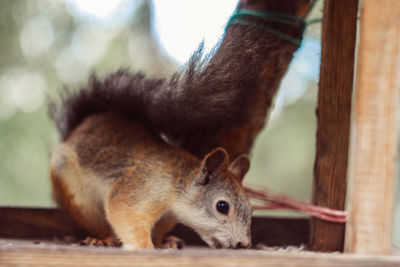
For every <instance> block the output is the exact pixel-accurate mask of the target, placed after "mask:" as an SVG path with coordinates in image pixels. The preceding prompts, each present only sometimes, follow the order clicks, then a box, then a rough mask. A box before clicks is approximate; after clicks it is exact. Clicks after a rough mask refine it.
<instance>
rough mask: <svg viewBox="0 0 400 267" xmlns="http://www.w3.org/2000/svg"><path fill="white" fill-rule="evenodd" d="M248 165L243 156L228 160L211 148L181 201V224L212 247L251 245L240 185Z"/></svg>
mask: <svg viewBox="0 0 400 267" xmlns="http://www.w3.org/2000/svg"><path fill="white" fill-rule="evenodd" d="M249 166H250V162H249V158H248V156H246V155H241V156H239V157H238V158H237V159H236V160H234V161H233V162H232V163H230V162H229V156H228V154H227V152H226V151H225V150H224V149H222V148H217V149H215V150H213V151H212V152H211V153H209V154H208V155H206V156H205V158H204V159H203V160H202V162H201V166H200V168H199V171H198V172H197V173H196V176H195V177H194V179H193V181H192V182H191V184H190V185H189V187H188V188H187V190H186V192H185V193H184V197H183V199H182V200H181V201H180V202H181V203H180V204H179V206H180V207H179V209H180V212H179V213H180V215H181V216H179V217H181V219H182V223H184V224H186V225H188V226H189V227H191V228H193V229H194V230H195V231H196V232H197V233H198V234H199V235H200V236H201V238H202V239H203V240H204V241H205V242H206V243H207V244H208V245H209V246H211V247H214V248H247V247H250V245H251V234H250V224H251V213H252V209H251V205H250V202H249V200H248V198H247V196H246V194H245V192H244V189H243V186H242V181H243V177H244V175H245V174H246V172H247V171H248V169H249Z"/></svg>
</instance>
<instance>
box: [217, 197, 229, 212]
mask: <svg viewBox="0 0 400 267" xmlns="http://www.w3.org/2000/svg"><path fill="white" fill-rule="evenodd" d="M217 211H218V212H220V213H222V214H224V215H228V213H229V204H228V203H227V202H226V201H223V200H221V201H218V203H217Z"/></svg>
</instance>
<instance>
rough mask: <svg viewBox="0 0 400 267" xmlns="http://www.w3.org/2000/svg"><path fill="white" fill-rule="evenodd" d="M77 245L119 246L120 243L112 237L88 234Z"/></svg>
mask: <svg viewBox="0 0 400 267" xmlns="http://www.w3.org/2000/svg"><path fill="white" fill-rule="evenodd" d="M79 245H81V246H90V247H119V246H121V243H120V242H118V241H117V240H115V239H114V238H105V239H97V238H94V237H90V236H88V237H86V238H85V239H84V240H82V241H80V242H79Z"/></svg>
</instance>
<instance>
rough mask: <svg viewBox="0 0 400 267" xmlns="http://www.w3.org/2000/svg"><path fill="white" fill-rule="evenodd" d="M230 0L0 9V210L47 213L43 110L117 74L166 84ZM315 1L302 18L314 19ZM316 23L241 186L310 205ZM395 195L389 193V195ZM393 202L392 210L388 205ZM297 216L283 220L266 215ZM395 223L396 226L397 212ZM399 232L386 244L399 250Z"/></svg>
mask: <svg viewBox="0 0 400 267" xmlns="http://www.w3.org/2000/svg"><path fill="white" fill-rule="evenodd" d="M236 3H237V0H218V1H213V0H203V1H184V0H168V1H165V0H164V1H163V0H153V1H150V0H96V1H93V0H59V1H54V0H35V1H25V0H2V1H0V155H1V160H0V205H1V206H40V207H49V206H54V203H53V201H52V199H51V193H50V183H49V179H48V169H49V166H48V165H49V158H50V154H51V150H52V148H53V147H54V146H55V144H56V143H57V140H58V136H57V133H56V131H55V127H54V125H53V124H52V123H51V121H50V120H49V117H48V116H47V107H46V101H47V99H48V98H49V97H52V98H54V97H56V96H57V91H58V90H62V89H63V88H70V89H74V90H78V89H79V87H80V86H84V85H85V84H86V83H87V80H88V76H89V75H90V74H91V73H96V74H97V75H99V76H104V75H107V74H108V73H111V72H113V71H116V70H118V69H119V68H129V69H130V70H132V71H142V72H144V73H146V74H147V75H148V76H153V77H167V76H169V75H170V74H172V73H173V72H175V71H176V70H179V69H180V68H182V66H183V65H184V63H185V62H186V61H187V60H188V59H189V57H190V55H191V53H192V52H193V51H194V50H196V48H197V46H198V45H199V43H200V42H201V41H202V40H204V41H205V45H206V50H207V51H210V50H211V49H212V48H213V47H214V46H215V45H216V44H217V42H218V40H219V38H220V37H221V36H222V34H223V32H224V28H225V26H226V22H227V21H228V19H229V16H230V15H231V13H232V12H233V10H234V8H235V6H236ZM321 10H322V1H318V3H317V5H316V6H315V8H314V10H313V12H312V13H311V16H310V19H314V18H321V17H322V13H321ZM320 26H321V25H320V24H318V23H317V24H313V25H310V26H309V27H308V28H307V30H306V33H305V39H304V41H303V43H302V45H301V47H300V49H299V50H298V51H297V52H296V54H295V56H294V60H293V62H292V63H291V66H290V68H289V70H288V72H287V74H286V76H285V78H284V80H283V81H282V84H281V88H280V91H279V93H278V95H277V97H276V100H275V106H274V109H273V111H272V112H271V114H270V117H269V121H268V124H267V126H266V127H265V129H264V130H263V132H262V133H261V134H260V136H259V137H258V139H257V142H256V144H255V146H254V149H253V151H252V154H251V160H252V167H251V170H250V172H249V174H248V175H247V176H246V183H247V184H248V185H251V186H257V187H261V188H269V189H272V190H274V191H277V192H283V193H285V194H287V195H290V196H292V197H295V198H297V199H299V200H303V201H309V199H310V197H311V188H312V177H313V163H314V157H315V133H316V117H315V107H316V98H317V82H318V73H319V62H320ZM397 195H399V194H397ZM397 202H399V201H397ZM269 213H270V214H276V215H279V216H302V215H300V214H298V213H293V212H282V211H279V212H276V211H274V212H269ZM395 221H396V222H400V207H399V205H397V207H396V212H395ZM399 228H400V227H396V225H395V227H394V236H395V240H394V242H395V243H396V244H400V229H399Z"/></svg>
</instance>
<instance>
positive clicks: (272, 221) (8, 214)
mask: <svg viewBox="0 0 400 267" xmlns="http://www.w3.org/2000/svg"><path fill="white" fill-rule="evenodd" d="M251 229H252V235H253V240H252V243H253V244H264V245H269V246H284V245H300V244H307V241H308V219H282V218H266V217H254V218H253V220H252V225H251ZM172 234H174V235H176V236H179V237H181V238H183V239H184V240H185V243H186V244H187V245H195V246H201V245H204V246H205V243H204V242H203V241H202V240H201V239H200V237H199V236H198V235H197V234H196V233H195V232H194V231H193V230H191V229H190V228H187V227H185V226H183V225H178V227H176V228H175V229H174V231H173V233H172ZM65 236H69V237H70V238H69V239H70V240H71V241H73V239H75V240H74V241H78V240H80V239H83V238H85V237H86V236H87V234H86V233H85V231H83V230H81V229H80V228H79V227H78V226H77V225H76V224H75V223H74V222H73V221H71V220H70V219H69V218H68V217H66V216H65V215H64V214H63V213H62V212H61V211H60V210H57V209H33V208H0V237H3V238H23V239H28V238H39V239H50V240H51V239H53V238H54V237H57V238H61V239H63V238H64V237H65ZM71 237H73V238H71Z"/></svg>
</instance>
